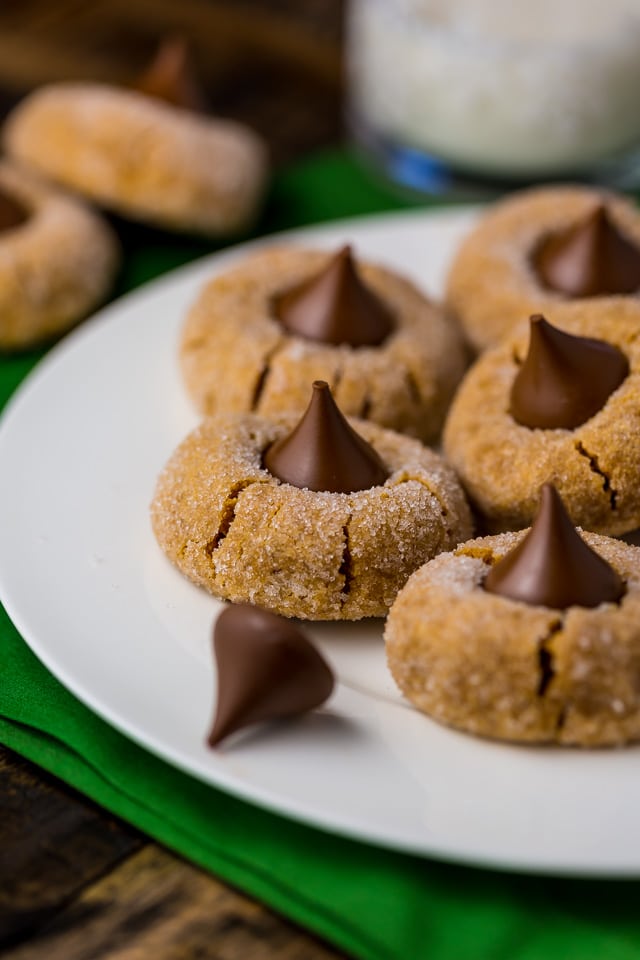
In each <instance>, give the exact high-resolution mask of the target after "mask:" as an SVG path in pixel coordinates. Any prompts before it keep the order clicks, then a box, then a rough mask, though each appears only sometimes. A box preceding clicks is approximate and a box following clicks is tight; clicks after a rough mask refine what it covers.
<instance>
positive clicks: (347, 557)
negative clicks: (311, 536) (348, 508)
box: [338, 514, 354, 605]
mask: <svg viewBox="0 0 640 960" xmlns="http://www.w3.org/2000/svg"><path fill="white" fill-rule="evenodd" d="M350 522H351V514H349V516H348V517H347V519H346V521H345V523H344V524H343V527H342V535H343V537H344V545H343V547H342V560H341V562H340V567H339V568H338V573H339V574H340V575H341V576H342V577H344V582H343V584H342V589H341V591H340V595H341V604H342V605H344V604H345V603H346V601H347V598H348V597H349V594H350V593H351V585H352V583H353V580H354V575H353V558H352V556H351V545H350V533H349V524H350Z"/></svg>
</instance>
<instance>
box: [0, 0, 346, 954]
mask: <svg viewBox="0 0 640 960" xmlns="http://www.w3.org/2000/svg"><path fill="white" fill-rule="evenodd" d="M342 7H343V0H179V2H177V0H56V2H53V0H20V2H13V3H11V2H9V3H0V111H2V112H4V111H6V109H8V108H9V107H10V106H11V105H12V104H13V103H14V102H16V101H17V100H18V99H19V98H20V97H21V96H22V95H23V94H24V93H25V92H27V91H28V90H30V89H32V88H33V87H34V86H37V85H38V84H40V83H45V82H47V81H51V80H60V79H67V78H74V79H77V78H90V79H97V80H104V81H114V82H126V81H127V80H128V79H130V78H131V77H134V76H136V74H137V73H139V71H140V69H141V65H144V64H145V63H146V62H147V61H148V59H149V58H150V56H151V54H152V52H153V50H154V49H155V46H156V44H157V42H158V40H159V39H160V38H161V37H162V36H163V35H166V34H167V33H171V32H176V31H178V32H181V33H182V34H183V35H185V36H186V37H187V38H188V39H189V40H190V42H191V43H192V46H193V49H194V52H195V57H196V62H197V65H198V68H199V71H200V75H201V77H202V80H203V83H204V85H205V88H206V90H207V93H208V96H209V98H210V102H211V104H212V107H213V109H214V110H215V111H216V112H218V113H220V114H224V115H227V116H232V117H235V118H238V119H240V120H243V121H245V122H246V123H248V124H250V125H251V126H253V127H254V128H255V129H257V130H258V131H260V132H261V133H262V134H263V135H264V136H265V137H266V139H267V140H268V142H269V144H270V147H271V151H272V156H273V159H274V163H275V164H276V165H282V164H285V163H287V162H290V161H292V160H294V159H297V158H300V157H302V156H304V155H305V154H306V153H309V152H311V151H313V150H314V149H316V148H318V147H321V146H327V145H330V144H335V143H337V142H339V140H340V138H341V115H340V109H341V87H342V79H341V76H342V75H341V35H342V27H341V22H342V12H343V10H342ZM311 105H313V106H311ZM319 107H320V108H319ZM0 811H1V815H0V958H2V960H42V958H45V957H46V958H48V960H58V958H59V960H98V958H100V960H107V958H110V960H115V958H116V957H117V958H118V960H147V958H152V960H190V958H193V960H196V958H199V960H204V958H209V957H210V958H214V957H215V958H216V960H272V958H276V957H277V958H281V960H330V958H337V957H340V956H342V954H339V953H338V952H337V951H335V950H334V949H332V948H331V947H329V946H327V945H324V944H321V943H320V942H319V941H318V940H316V939H314V938H313V937H311V936H309V935H308V934H306V933H305V932H304V931H302V930H299V929H297V928H296V927H294V926H293V925H292V924H290V923H288V922H287V921H285V920H284V919H282V918H280V917H278V916H276V915H275V914H273V913H271V912H270V911H269V910H267V909H265V908H264V907H263V906H261V905H260V904H258V903H256V902H254V901H252V900H250V899H248V898H247V897H245V896H243V895H242V894H240V893H238V892H236V891H234V890H232V889H230V888H229V887H228V886H226V885H225V884H223V883H220V882H219V881H218V880H216V879H215V878H214V877H212V876H211V875H209V874H206V873H204V872H202V871H201V870H199V869H197V868H195V867H193V866H191V865H190V864H189V863H186V862H185V861H183V860H181V859H180V858H178V857H176V856H175V855H173V854H172V853H170V852H168V851H167V850H165V849H163V848H162V847H160V846H158V845H157V844H156V843H154V842H153V841H151V840H149V839H148V838H147V837H145V836H143V835H142V834H141V833H139V832H138V831H137V830H135V829H133V828H132V827H130V826H128V825H127V824H125V823H122V822H120V821H118V820H116V819H115V818H113V817H112V816H110V815H109V814H107V813H106V812H105V811H103V810H102V809H100V808H99V807H97V806H96V805H94V804H92V803H91V802H89V801H87V800H86V799H85V798H83V797H82V796H80V795H78V794H77V793H75V792H74V791H72V790H70V789H68V788H67V787H66V786H65V785H64V784H62V783H61V782H59V781H57V780H56V779H55V778H53V777H50V776H48V775H46V774H44V773H43V772H42V771H41V770H39V769H38V768H37V767H35V766H33V765H32V764H30V763H27V762H26V761H24V760H22V759H21V758H19V757H17V756H16V755H15V754H13V753H12V752H11V751H9V750H5V749H3V748H1V747H0Z"/></svg>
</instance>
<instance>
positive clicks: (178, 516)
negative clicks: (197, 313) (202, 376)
mask: <svg viewBox="0 0 640 960" xmlns="http://www.w3.org/2000/svg"><path fill="white" fill-rule="evenodd" d="M151 516H152V524H153V529H154V532H155V535H156V538H157V540H158V543H159V544H160V546H161V548H162V549H163V550H164V552H165V553H166V554H167V556H168V557H169V559H170V560H171V561H172V562H173V563H175V565H176V566H177V567H178V568H179V569H180V570H181V571H182V572H183V573H184V574H185V575H186V576H187V577H189V579H191V580H193V581H194V582H195V583H197V584H199V585H201V586H203V587H205V588H206V589H207V590H209V591H210V592H211V593H213V594H215V595H216V596H219V597H223V598H225V599H228V600H233V601H235V602H248V603H252V604H256V605H258V606H261V607H264V608H266V609H269V610H272V611H273V612H275V613H279V614H282V615H284V616H287V617H301V618H305V619H311V620H341V619H344V620H357V619H360V618H361V617H379V616H383V615H384V614H385V613H386V612H387V610H388V608H389V607H390V605H391V603H392V602H393V600H394V598H395V596H396V594H397V592H398V590H399V589H400V587H401V586H402V585H403V584H404V583H405V581H406V579H407V577H408V576H409V575H410V574H411V573H412V572H413V570H415V569H416V568H417V567H418V566H420V564H422V563H424V562H425V560H427V559H428V558H430V557H432V556H434V555H435V554H436V553H438V552H440V551H441V550H447V549H450V548H451V547H452V546H453V545H455V544H456V543H458V542H460V540H462V539H464V538H465V537H466V536H469V531H470V517H469V509H468V506H467V503H466V501H465V498H464V495H463V493H462V490H461V489H460V485H459V484H458V482H457V479H456V477H455V474H454V473H453V471H452V470H451V468H450V467H448V466H447V465H446V464H445V463H444V461H443V460H442V459H441V458H440V457H439V456H438V455H437V454H435V453H434V452H433V451H431V450H429V449H427V448H426V447H424V446H423V445H422V444H421V443H420V442H419V441H417V440H414V439H411V438H409V437H405V436H401V435H400V434H397V433H394V432H392V431H389V430H384V429H383V428H382V427H379V426H377V425H376V424H372V423H368V422H365V421H358V420H354V421H351V422H349V421H347V420H346V418H345V417H344V416H343V415H342V413H341V412H340V411H339V409H338V408H337V406H336V404H335V401H334V400H333V398H332V396H331V392H330V390H329V388H328V386H327V384H326V383H324V382H316V383H314V385H313V390H312V397H311V402H310V404H309V407H308V409H307V411H306V413H305V414H304V416H303V417H302V419H300V420H299V421H297V418H296V417H295V416H293V417H292V416H291V415H282V416H281V417H277V418H273V419H267V418H265V417H261V416H257V415H256V414H224V415H220V416H218V417H211V418H208V419H206V420H205V421H204V422H203V423H202V424H201V426H200V427H199V428H198V429H196V430H195V431H194V432H193V433H192V434H190V435H189V436H188V437H187V438H186V440H185V441H184V442H183V443H182V444H181V445H180V446H179V447H178V449H177V451H176V452H175V453H174V455H173V456H172V457H171V459H170V461H169V463H168V465H167V466H166V468H165V470H164V472H163V473H162V475H161V476H160V479H159V481H158V485H157V489H156V493H155V497H154V500H153V503H152V507H151Z"/></svg>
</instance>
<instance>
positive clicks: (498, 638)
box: [385, 531, 640, 746]
mask: <svg viewBox="0 0 640 960" xmlns="http://www.w3.org/2000/svg"><path fill="white" fill-rule="evenodd" d="M524 535H525V532H524V531H521V532H519V533H505V534H499V535H497V536H492V537H485V538H480V539H477V540H471V541H469V542H468V543H464V544H462V545H460V546H458V547H457V549H456V550H454V551H453V552H449V553H444V554H441V555H440V556H438V557H436V558H435V559H434V560H431V561H430V562H429V563H427V564H425V565H424V566H423V567H422V568H421V569H420V570H418V571H416V573H414V574H413V575H412V576H411V577H410V579H409V580H408V582H407V584H406V586H405V587H404V588H403V589H402V590H401V592H400V593H399V595H398V598H397V600H396V601H395V603H394V604H393V607H392V608H391V611H390V613H389V616H388V618H387V624H386V628H385V643H386V650H387V659H388V663H389V668H390V670H391V673H392V674H393V676H394V679H395V681H396V683H397V684H398V686H399V688H400V690H401V691H402V693H403V694H404V695H405V696H406V697H407V698H408V699H409V700H410V701H411V702H412V703H413V704H414V705H415V706H416V707H418V709H420V710H422V711H424V712H425V713H427V714H429V716H431V717H433V718H434V719H435V720H438V721H439V722H441V723H444V724H447V725H450V726H453V727H457V728H459V729H461V730H466V731H467V732H469V733H473V734H477V735H480V736H485V737H494V738H500V739H505V740H512V741H524V742H532V743H533V742H539V743H561V744H575V745H582V746H600V745H609V744H611V745H613V744H621V743H625V742H628V741H633V740H637V739H639V738H640V683H639V682H638V677H640V549H638V548H637V547H632V546H628V545H627V544H624V543H621V542H619V541H617V540H613V539H611V538H609V537H602V536H599V535H597V534H591V533H583V534H582V535H583V537H584V539H585V540H586V542H587V543H588V544H589V545H590V546H591V547H592V548H593V549H594V550H595V551H596V552H598V553H599V554H600V556H602V557H603V558H604V559H605V560H606V561H607V562H608V563H609V564H610V565H611V566H612V567H613V568H614V570H615V571H616V572H617V573H618V574H619V575H620V576H621V577H622V578H623V580H624V581H625V585H626V592H625V594H624V596H623V597H622V599H621V600H620V601H619V602H618V603H603V604H600V606H597V607H593V608H589V609H588V608H585V607H578V606H573V607H569V608H568V609H567V610H565V611H559V610H552V609H550V608H548V607H542V606H530V605H528V604H526V603H521V602H518V601H515V600H510V599H507V598H505V597H502V596H498V595H496V594H493V593H489V592H487V591H486V590H484V589H483V588H482V582H483V580H484V577H485V575H486V573H487V568H488V567H489V566H491V565H493V564H494V563H495V562H496V561H497V560H499V559H500V558H501V557H503V556H504V555H505V554H506V553H508V552H509V551H510V550H511V549H512V548H513V547H514V546H515V545H516V544H517V543H519V542H520V540H521V539H522V537H523V536H524Z"/></svg>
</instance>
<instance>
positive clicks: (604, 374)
mask: <svg viewBox="0 0 640 960" xmlns="http://www.w3.org/2000/svg"><path fill="white" fill-rule="evenodd" d="M628 372H629V363H628V361H627V358H626V357H625V355H624V354H623V353H622V352H621V351H620V350H618V348H617V347H614V346H612V344H610V343H605V341H604V340H593V339H591V338H590V337H576V336H573V335H572V334H570V333H564V332H563V331H562V330H558V329H557V328H556V327H553V326H552V325H551V324H550V323H548V321H547V320H545V318H544V317H543V316H542V315H541V314H534V316H532V317H531V333H530V338H529V350H528V352H527V356H526V357H525V360H524V362H523V364H522V366H521V367H520V370H519V371H518V373H517V375H516V378H515V380H514V382H513V386H512V388H511V405H510V413H511V415H512V416H513V418H514V420H515V421H516V422H517V423H520V424H521V425H522V426H524V427H539V428H541V429H553V428H558V427H563V428H565V429H569V430H570V429H572V428H573V427H577V426H579V425H580V424H581V423H584V422H585V421H586V420H588V419H589V418H590V417H592V416H593V415H594V414H595V413H597V412H598V410H601V409H602V407H603V406H604V405H605V403H606V402H607V399H608V398H609V397H610V395H611V394H612V393H613V391H614V390H616V389H617V388H618V387H619V386H620V384H621V383H622V381H623V380H624V378H625V377H626V376H627V374H628Z"/></svg>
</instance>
